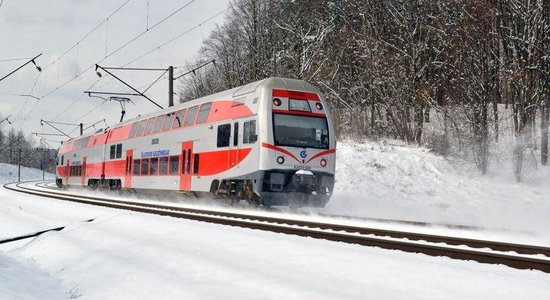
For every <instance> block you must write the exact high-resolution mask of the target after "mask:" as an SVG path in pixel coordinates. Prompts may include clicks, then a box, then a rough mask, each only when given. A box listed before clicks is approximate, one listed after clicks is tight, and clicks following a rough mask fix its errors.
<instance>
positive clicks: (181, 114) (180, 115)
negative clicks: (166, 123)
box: [172, 109, 185, 128]
mask: <svg viewBox="0 0 550 300" xmlns="http://www.w3.org/2000/svg"><path fill="white" fill-rule="evenodd" d="M184 116H185V109H182V110H180V111H178V112H177V113H176V119H175V120H174V125H173V126H172V128H180V127H181V126H183V117H184Z"/></svg>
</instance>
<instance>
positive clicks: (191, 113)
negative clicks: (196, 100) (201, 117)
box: [183, 106, 197, 126]
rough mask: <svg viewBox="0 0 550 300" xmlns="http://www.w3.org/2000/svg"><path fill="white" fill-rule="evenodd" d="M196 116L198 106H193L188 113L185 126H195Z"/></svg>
mask: <svg viewBox="0 0 550 300" xmlns="http://www.w3.org/2000/svg"><path fill="white" fill-rule="evenodd" d="M196 115H197V106H193V107H191V108H190V109H189V111H188V112H187V116H186V117H185V122H183V125H185V126H188V125H191V124H193V123H194V122H195V116H196Z"/></svg>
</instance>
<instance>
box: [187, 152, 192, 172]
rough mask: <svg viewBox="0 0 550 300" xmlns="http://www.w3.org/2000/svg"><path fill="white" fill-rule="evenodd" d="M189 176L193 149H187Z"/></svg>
mask: <svg viewBox="0 0 550 300" xmlns="http://www.w3.org/2000/svg"><path fill="white" fill-rule="evenodd" d="M187 174H191V149H187Z"/></svg>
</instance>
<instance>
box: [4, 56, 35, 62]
mask: <svg viewBox="0 0 550 300" xmlns="http://www.w3.org/2000/svg"><path fill="white" fill-rule="evenodd" d="M31 58H32V57H22V58H7V59H0V62H8V61H18V60H27V59H31Z"/></svg>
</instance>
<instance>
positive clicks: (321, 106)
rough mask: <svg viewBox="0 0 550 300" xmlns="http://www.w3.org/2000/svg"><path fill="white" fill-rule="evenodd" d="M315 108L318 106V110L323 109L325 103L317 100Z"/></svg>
mask: <svg viewBox="0 0 550 300" xmlns="http://www.w3.org/2000/svg"><path fill="white" fill-rule="evenodd" d="M315 108H317V109H318V110H323V104H321V103H320V102H317V103H315Z"/></svg>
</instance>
